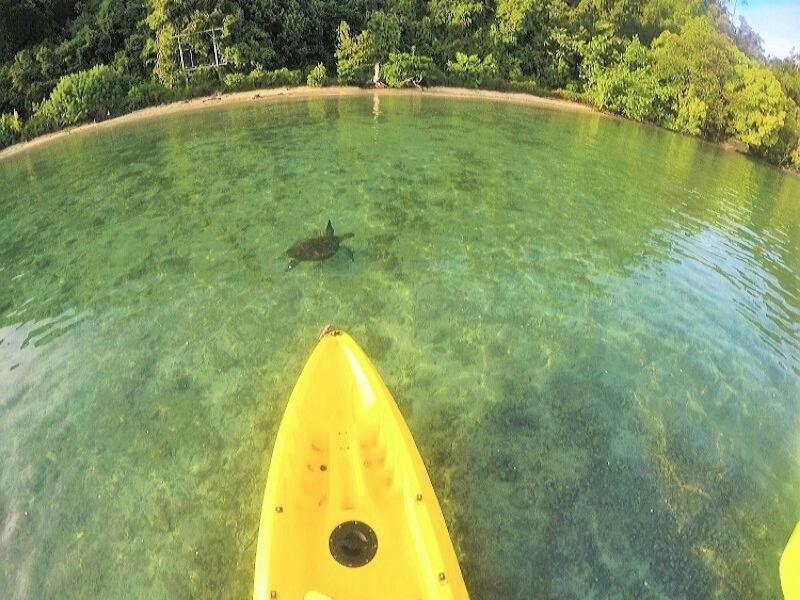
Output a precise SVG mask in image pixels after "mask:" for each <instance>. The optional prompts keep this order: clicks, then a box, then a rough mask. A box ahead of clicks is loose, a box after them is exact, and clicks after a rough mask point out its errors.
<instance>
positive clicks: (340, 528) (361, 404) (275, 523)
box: [253, 329, 468, 600]
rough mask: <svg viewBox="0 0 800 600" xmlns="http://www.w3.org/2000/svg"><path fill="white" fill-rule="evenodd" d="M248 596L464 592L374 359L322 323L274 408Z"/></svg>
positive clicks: (298, 599)
mask: <svg viewBox="0 0 800 600" xmlns="http://www.w3.org/2000/svg"><path fill="white" fill-rule="evenodd" d="M253 596H254V598H256V600H262V599H273V598H278V599H280V600H284V599H288V600H361V599H364V600H367V599H369V600H374V599H377V598H381V599H394V598H396V599H398V600H399V599H401V598H402V599H403V600H417V599H426V600H427V599H439V598H448V599H461V598H467V597H468V596H467V590H466V587H465V585H464V579H463V577H462V575H461V570H460V568H459V566H458V561H457V559H456V555H455V551H454V550H453V544H452V542H451V541H450V536H449V535H448V533H447V526H446V525H445V522H444V517H443V516H442V511H441V508H440V507H439V502H438V501H437V500H436V495H435V494H434V492H433V487H432V486H431V482H430V479H429V477H428V473H427V471H426V470H425V465H424V464H423V462H422V459H421V458H420V455H419V452H418V451H417V448H416V445H415V444H414V440H413V438H412V437H411V432H410V431H409V429H408V426H407V425H406V423H405V421H404V420H403V417H402V415H401V414H400V411H399V410H398V408H397V405H396V404H395V402H394V399H393V398H392V396H391V394H390V393H389V390H388V389H387V388H386V385H385V384H384V383H383V380H382V379H381V377H380V375H379V374H378V371H377V370H376V369H375V367H374V365H373V364H372V363H371V362H370V360H369V359H368V358H367V356H366V355H365V354H364V352H363V351H362V350H361V348H359V347H358V345H357V344H356V343H355V342H354V341H353V339H352V338H351V337H350V336H348V335H347V334H345V333H342V332H339V331H335V330H331V329H326V332H325V333H324V334H323V336H322V338H321V339H320V341H319V343H318V344H317V347H316V348H315V349H314V351H313V352H312V354H311V357H310V358H309V359H308V362H307V363H306V366H305V367H304V369H303V372H302V373H301V374H300V378H299V379H298V380H297V384H296V385H295V388H294V391H293V392H292V395H291V397H290V398H289V404H288V405H287V407H286V412H285V413H284V415H283V420H282V421H281V425H280V428H279V430H278V435H277V438H276V440H275V447H274V449H273V452H272V462H271V463H270V468H269V475H268V476H267V487H266V492H265V494H264V505H263V509H262V512H261V525H260V529H259V534H258V550H257V553H256V566H255V588H254V594H253Z"/></svg>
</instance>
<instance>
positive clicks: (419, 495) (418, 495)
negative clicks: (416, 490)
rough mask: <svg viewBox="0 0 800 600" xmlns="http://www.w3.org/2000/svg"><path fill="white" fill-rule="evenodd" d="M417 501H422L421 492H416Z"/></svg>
mask: <svg viewBox="0 0 800 600" xmlns="http://www.w3.org/2000/svg"><path fill="white" fill-rule="evenodd" d="M417 502H422V494H417Z"/></svg>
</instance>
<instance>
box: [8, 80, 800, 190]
mask: <svg viewBox="0 0 800 600" xmlns="http://www.w3.org/2000/svg"><path fill="white" fill-rule="evenodd" d="M376 94H378V95H381V96H406V95H418V96H429V97H434V98H456V99H459V98H460V99H472V100H487V101H492V102H507V103H510V104H519V105H523V106H535V107H538V108H546V109H551V110H566V111H572V112H581V113H585V114H595V115H601V116H603V117H606V118H611V119H619V120H621V121H626V122H630V123H637V124H639V125H643V126H646V127H655V128H657V129H661V130H662V131H669V130H666V129H664V128H663V127H659V126H658V125H656V124H654V123H645V122H640V121H634V120H632V119H627V118H625V117H623V116H620V115H615V114H613V113H609V112H606V111H602V110H599V109H597V108H595V107H593V106H590V105H588V104H583V103H581V102H575V101H573V100H566V99H563V98H552V97H548V96H537V95H535V94H531V93H527V92H501V91H496V90H481V89H470V88H458V87H446V86H433V87H429V88H423V89H419V88H403V89H394V88H360V87H355V86H339V85H337V86H329V87H319V88H312V87H307V86H296V87H278V88H264V89H256V90H248V91H244V92H229V93H227V94H219V95H213V96H199V97H197V98H192V99H190V100H178V101H176V102H171V103H169V104H159V105H157V106H148V107H147V108H141V109H139V110H135V111H133V112H130V113H126V114H124V115H120V116H118V117H113V118H111V119H108V120H106V121H94V122H92V123H83V124H81V125H75V126H73V127H68V128H66V129H62V130H60V131H54V132H52V133H46V134H44V135H41V136H39V137H36V138H33V139H32V140H27V141H24V142H17V143H16V144H13V145H11V146H8V147H6V148H3V149H2V150H0V160H3V159H4V158H8V157H11V156H16V155H18V154H22V153H24V152H26V151H27V150H29V149H31V148H36V147H38V146H42V145H45V144H47V143H48V142H50V141H53V140H57V139H59V138H62V137H65V136H68V135H71V134H73V133H80V132H84V131H91V130H93V129H102V128H107V127H114V126H115V125H119V124H123V123H131V122H135V121H140V120H143V119H149V118H155V117H159V116H163V115H170V114H176V113H180V112H188V111H193V110H199V109H202V108H208V107H209V106H224V105H230V104H242V103H246V102H259V101H268V102H271V101H276V100H280V99H298V100H299V99H303V98H337V97H343V96H374V95H376ZM672 133H677V134H678V135H686V134H682V133H680V132H672ZM687 137H690V138H692V139H695V140H697V141H699V142H703V143H706V144H710V145H712V146H714V147H715V148H719V149H720V150H723V151H725V152H733V153H736V154H738V155H740V156H743V157H745V158H748V159H750V160H754V161H756V162H757V163H759V164H763V165H765V166H769V167H773V168H775V169H777V170H778V171H780V172H781V173H784V174H786V175H791V176H793V177H796V178H798V179H800V171H798V170H795V169H792V168H790V167H785V166H784V167H782V166H779V165H775V164H772V163H769V162H767V161H765V160H763V159H760V158H759V157H757V156H753V155H752V154H749V153H747V152H745V151H743V150H742V148H741V147H740V144H737V143H732V142H713V141H709V140H704V139H703V138H700V137H697V136H693V135H689V136H687Z"/></svg>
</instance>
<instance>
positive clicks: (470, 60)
mask: <svg viewBox="0 0 800 600" xmlns="http://www.w3.org/2000/svg"><path fill="white" fill-rule="evenodd" d="M447 71H448V72H449V73H450V74H451V75H452V76H453V78H454V80H455V81H456V82H458V83H461V84H462V85H469V86H472V87H481V86H482V85H485V84H487V83H489V82H490V81H492V80H494V79H496V78H497V75H498V69H497V64H496V63H495V62H494V58H493V57H492V55H491V54H487V55H486V56H484V57H483V58H482V59H481V58H480V57H479V56H478V55H477V54H469V55H467V54H464V53H463V52H456V57H455V60H454V61H447Z"/></svg>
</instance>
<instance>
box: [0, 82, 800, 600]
mask: <svg viewBox="0 0 800 600" xmlns="http://www.w3.org/2000/svg"><path fill="white" fill-rule="evenodd" d="M328 218H331V219H333V222H334V225H335V226H336V228H337V230H338V231H339V232H342V233H343V232H345V231H351V232H353V233H355V237H354V238H353V239H352V240H348V241H347V245H348V246H349V247H350V248H351V249H352V251H353V258H354V260H352V261H351V260H350V257H349V256H348V255H347V254H345V253H342V252H340V253H339V254H337V255H336V256H335V257H334V258H333V259H331V260H329V261H327V262H324V263H318V264H308V263H305V264H301V265H300V266H298V267H297V268H296V269H294V270H292V271H290V272H288V273H287V272H285V270H284V269H285V266H286V264H287V259H286V257H285V256H283V255H282V252H283V251H284V250H285V249H286V248H287V247H288V246H289V245H290V244H291V243H292V242H294V241H295V240H297V239H299V238H302V237H305V236H307V235H310V234H312V233H313V232H315V231H317V230H320V229H321V228H322V227H324V225H325V221H326V220H327V219H328ZM0 259H1V261H2V262H1V263H0V457H2V461H0V590H3V593H4V594H5V593H10V595H11V597H12V598H43V597H107V598H110V597H148V598H154V597H174V598H185V597H216V596H224V597H247V596H248V594H249V593H250V590H251V582H252V564H253V561H254V556H255V540H256V535H257V521H258V517H259V510H260V503H261V498H262V493H263V485H264V481H265V478H266V472H267V468H268V457H269V452H270V450H271V444H272V440H273V437H274V434H275V431H276V428H277V425H278V422H279V419H280V416H281V414H282V411H283V407H284V405H285V402H286V400H287V398H288V395H289V392H290V391H291V387H292V385H293V382H294V380H295V378H296V377H297V375H298V374H299V371H300V369H301V367H302V364H303V362H304V360H305V359H306V357H307V355H308V353H309V352H310V350H311V348H312V347H313V345H314V340H315V335H316V333H317V332H318V331H319V329H320V328H321V327H322V325H324V324H326V323H335V324H337V325H338V326H340V327H343V328H346V329H347V330H349V331H350V332H351V333H352V334H353V335H354V336H355V337H356V339H357V340H358V341H359V342H360V343H361V344H362V345H363V346H364V348H365V350H366V351H367V353H368V354H369V355H370V356H371V357H372V358H373V359H374V361H375V362H376V363H377V365H378V366H379V368H380V370H381V372H382V374H383V376H384V378H385V380H386V382H387V384H388V385H389V387H390V389H392V390H393V392H394V393H395V395H396V398H397V400H398V403H399V405H400V407H401V409H402V410H403V412H404V414H405V415H406V418H407V420H408V422H409V425H410V427H411V429H412V431H413V432H414V435H415V438H416V440H417V443H418V446H419V448H420V451H421V453H422V455H423V457H424V458H425V460H426V462H427V464H428V468H429V471H430V474H431V478H432V480H433V483H434V487H435V488H436V489H437V494H438V496H439V498H440V501H441V503H442V506H443V509H444V512H445V516H446V518H447V521H448V525H449V527H450V530H451V533H452V536H453V539H454V542H455V544H456V547H457V551H458V554H459V558H460V561H461V565H462V569H463V571H464V575H465V578H466V581H467V585H468V587H469V588H470V590H471V592H472V595H473V597H474V598H480V599H482V598H528V597H532V596H535V597H542V598H570V597H581V598H583V597H586V598H589V597H597V598H601V597H623V596H624V597H637V598H659V597H670V598H699V597H712V596H718V597H724V598H736V597H740V598H754V597H777V596H778V595H779V584H778V579H777V565H778V558H779V555H780V551H781V549H782V546H783V544H784V543H785V541H786V539H787V537H788V535H789V533H790V531H791V529H792V527H793V524H794V523H795V521H796V520H797V519H798V517H800V485H799V484H800V448H798V428H799V427H800V181H798V180H797V179H795V178H792V177H788V176H785V175H782V174H780V173H779V172H778V171H776V170H774V169H771V168H768V167H765V166H763V165H760V164H757V163H755V162H753V161H750V160H748V159H746V158H744V157H741V156H738V155H734V154H730V153H726V152H723V151H721V150H719V149H717V148H715V147H713V146H710V145H706V144H703V143H700V142H697V141H695V140H693V139H689V138H686V137H681V136H678V135H673V134H670V133H666V132H663V131H660V130H657V129H653V128H649V127H642V126H639V125H635V124H631V123H626V122H621V121H618V120H614V119H608V118H605V117H601V116H597V115H583V114H572V113H562V112H555V111H548V110H543V109H537V108H531V107H522V106H514V105H508V104H497V103H489V102H478V101H454V100H443V99H435V98H429V97H419V96H404V97H388V96H385V97H382V98H378V99H373V98H371V97H367V96H361V97H355V98H336V99H321V98H318V99H310V100H296V101H292V102H276V103H272V104H266V103H264V104H253V105H239V106H229V107H217V108H209V109H207V110H206V109H204V110H202V111H199V112H192V113H185V114H177V115H171V116H166V117H163V118H158V119H153V120H143V121H139V122H134V123H129V124H126V125H120V126H117V127H114V128H111V129H106V130H99V131H93V132H83V133H76V134H73V135H71V136H68V137H67V138H64V139H61V140H57V141H54V142H52V143H49V144H47V145H44V146H41V147H39V148H35V149H32V150H30V151H27V152H25V153H23V154H20V155H18V156H15V157H11V158H7V159H5V160H3V161H0Z"/></svg>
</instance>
